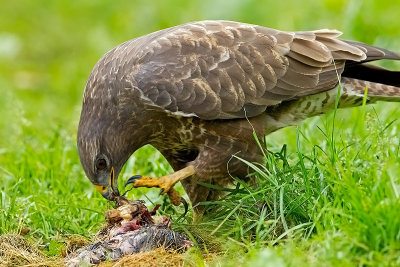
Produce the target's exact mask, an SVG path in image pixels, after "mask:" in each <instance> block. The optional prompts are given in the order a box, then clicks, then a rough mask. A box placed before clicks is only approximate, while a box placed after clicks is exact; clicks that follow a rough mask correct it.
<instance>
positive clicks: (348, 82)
mask: <svg viewBox="0 0 400 267" xmlns="http://www.w3.org/2000/svg"><path fill="white" fill-rule="evenodd" d="M340 34H341V33H340V32H338V31H335V30H318V31H309V32H283V31H278V30H274V29H269V28H264V27H261V26H256V25H249V24H244V23H238V22H230V21H202V22H194V23H188V24H184V25H179V26H176V27H173V28H169V29H165V30H161V31H158V32H155V33H151V34H148V35H146V36H143V37H140V38H137V39H134V40H130V41H127V42H125V43H123V44H121V45H119V46H117V47H115V48H114V49H112V50H111V51H110V52H108V53H107V54H106V55H105V56H104V57H103V58H102V59H100V61H99V62H98V63H97V64H96V66H95V67H94V69H93V71H92V73H91V75H90V77H89V80H88V82H87V84H86V88H85V93H84V98H83V107H82V114H81V120H80V123H79V129H78V148H79V155H80V158H81V162H82V165H83V168H84V170H85V172H86V174H87V176H88V177H89V179H90V180H91V181H92V183H93V184H95V185H97V186H98V189H99V191H100V192H102V193H103V195H105V196H107V193H106V192H108V191H109V189H108V188H109V185H110V178H109V176H110V172H111V170H112V169H113V170H115V175H116V177H118V174H119V172H120V170H121V168H122V166H123V164H124V163H125V162H126V160H127V159H128V158H129V156H130V155H131V154H132V153H133V152H134V151H135V150H136V149H138V148H140V147H141V146H143V145H145V144H151V145H153V146H154V147H156V148H157V149H158V150H159V151H160V152H161V153H162V154H163V155H164V156H165V157H166V159H167V160H168V161H169V163H170V164H171V165H172V167H173V168H174V170H175V171H177V170H180V169H183V168H185V167H187V166H193V168H194V174H193V175H191V176H190V177H189V178H187V179H184V180H182V184H183V186H184V188H185V190H186V192H187V194H188V196H189V198H190V200H191V202H192V204H196V203H198V202H199V201H202V200H212V199H215V198H216V197H217V195H216V194H215V193H214V192H212V191H210V189H209V188H205V187H202V186H200V185H197V181H202V182H206V183H212V184H218V185H222V186H224V185H226V184H228V183H230V182H231V178H230V176H229V175H228V170H229V173H230V175H233V176H236V177H239V178H242V179H245V177H246V175H247V167H246V166H244V164H242V163H241V162H240V161H238V160H235V159H232V155H233V154H235V155H237V156H239V157H242V158H244V159H246V160H248V161H259V160H261V154H260V151H259V148H258V146H257V144H256V142H255V140H254V138H253V134H252V131H253V127H254V130H255V131H256V133H257V134H258V135H263V134H268V133H271V132H273V131H275V130H277V129H279V128H282V127H285V126H289V125H294V124H297V123H299V122H301V121H302V120H304V119H306V118H308V117H311V116H315V115H319V114H322V113H326V112H328V111H329V110H331V109H333V108H334V103H335V98H336V94H337V88H338V85H339V83H340V82H341V85H342V90H341V97H340V104H339V105H340V107H351V106H357V105H359V104H361V102H362V101H361V99H362V97H363V95H364V90H365V88H366V87H368V98H369V101H371V102H374V101H376V100H387V101H399V100H400V88H399V87H400V74H399V72H394V71H389V70H386V69H383V68H379V67H376V66H372V65H370V64H368V63H367V62H369V61H372V60H379V59H393V60H399V59H400V55H399V54H396V53H394V52H391V51H388V50H385V49H382V48H377V47H373V46H370V45H366V44H363V43H358V42H353V41H345V40H340V39H338V36H339V35H340ZM114 190H116V189H114Z"/></svg>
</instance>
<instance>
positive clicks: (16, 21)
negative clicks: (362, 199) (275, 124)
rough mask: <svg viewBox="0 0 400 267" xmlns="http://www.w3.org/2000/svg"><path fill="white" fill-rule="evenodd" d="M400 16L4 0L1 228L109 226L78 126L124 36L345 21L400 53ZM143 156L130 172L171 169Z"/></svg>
mask: <svg viewBox="0 0 400 267" xmlns="http://www.w3.org/2000/svg"><path fill="white" fill-rule="evenodd" d="M399 15H400V2H399V1H398V0H394V1H377V0H376V1H373V0H366V1H358V0H353V1H345V0H313V1H298V0H290V1H283V0H282V1H276V0H268V1H267V0H261V1H260V0H257V1H256V0H197V1H186V0H175V1H172V0H152V1H144V0H140V1H139V0H138V1H122V0H112V1H110V0H105V1H92V0H80V1H43V0H36V1H30V0H19V1H0V189H1V196H0V204H1V206H0V208H1V213H0V220H1V221H0V223H1V226H0V233H2V232H7V231H11V230H15V229H16V228H17V227H19V226H20V225H21V224H29V223H32V224H33V225H34V226H33V227H32V228H33V230H34V232H35V233H36V234H37V235H38V236H41V237H44V238H48V237H49V236H51V235H54V234H56V233H57V231H61V232H63V231H64V232H67V233H69V232H73V233H81V234H87V232H88V229H89V231H93V230H91V229H92V227H94V228H96V227H98V226H99V222H100V221H101V220H102V212H101V210H103V209H104V208H105V206H106V204H105V201H104V200H103V199H102V198H101V197H100V196H98V194H97V193H94V190H93V188H92V186H91V185H90V183H89V181H88V180H87V179H86V178H85V176H84V173H83V171H82V169H81V166H80V163H79V159H78V154H77V149H76V145H75V139H76V129H77V124H78V120H79V113H80V108H81V98H82V93H83V88H84V86H85V82H86V79H87V77H88V76H89V73H90V71H91V69H92V67H93V66H94V64H95V63H96V61H97V60H98V59H99V58H100V57H101V56H102V55H103V54H104V53H105V52H107V51H108V50H110V49H111V48H112V47H114V46H116V45H118V44H119V43H121V42H124V41H126V40H129V39H132V38H135V37H138V36H141V35H144V34H147V33H150V32H153V31H156V30H160V29H163V28H166V27H171V26H174V25H178V24H181V23H185V22H188V21H196V20H205V19H225V20H235V21H242V22H247V23H253V24H259V25H263V26H266V27H271V28H277V29H281V30H289V31H294V30H312V29H319V28H335V29H338V30H341V31H343V32H344V35H343V38H344V39H355V40H358V41H362V42H366V43H369V44H375V45H379V46H383V47H385V48H388V49H393V50H397V51H400V42H399V33H400V23H399ZM294 142H295V141H292V143H293V144H295V143H294ZM149 151H150V152H149ZM142 153H143V155H146V157H137V161H136V163H135V164H134V165H133V163H131V164H130V166H129V168H132V169H133V171H131V170H129V172H130V173H132V172H135V171H137V170H140V171H141V172H142V173H143V172H146V170H148V171H154V172H156V174H160V173H162V172H163V171H165V170H168V168H169V167H168V166H167V165H165V163H163V162H162V161H160V160H159V155H157V154H152V150H148V151H147V152H146V151H144V152H142ZM147 157H149V158H147ZM148 159H150V160H148ZM146 164H147V165H146ZM135 166H136V167H135ZM135 168H136V169H135ZM83 203H84V205H83ZM97 210H100V212H97ZM56 214H59V216H61V217H58V218H57V215H56ZM83 226H84V227H83Z"/></svg>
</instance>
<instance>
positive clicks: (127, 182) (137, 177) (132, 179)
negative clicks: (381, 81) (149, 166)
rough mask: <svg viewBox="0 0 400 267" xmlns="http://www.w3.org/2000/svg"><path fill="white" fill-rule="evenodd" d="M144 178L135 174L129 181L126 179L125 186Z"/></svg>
mask: <svg viewBox="0 0 400 267" xmlns="http://www.w3.org/2000/svg"><path fill="white" fill-rule="evenodd" d="M140 178H142V176H141V175H134V176H132V177H131V178H129V179H128V181H126V183H125V186H127V185H129V184H133V183H135V181H136V180H138V179H140Z"/></svg>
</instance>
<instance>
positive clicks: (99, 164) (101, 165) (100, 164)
mask: <svg viewBox="0 0 400 267" xmlns="http://www.w3.org/2000/svg"><path fill="white" fill-rule="evenodd" d="M105 168H107V162H106V160H105V159H97V161H96V169H97V170H104V169H105Z"/></svg>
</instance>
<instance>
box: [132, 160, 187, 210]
mask: <svg viewBox="0 0 400 267" xmlns="http://www.w3.org/2000/svg"><path fill="white" fill-rule="evenodd" d="M194 173H195V170H194V167H193V166H188V167H186V168H183V169H182V170H179V171H177V172H174V173H172V174H169V175H166V176H163V177H160V178H155V177H149V176H141V175H135V176H132V177H131V178H129V179H128V181H127V182H126V184H125V186H127V185H129V184H132V186H133V187H135V188H138V187H148V188H150V187H158V188H160V189H161V190H160V194H167V195H168V197H169V199H170V200H171V202H172V204H174V205H175V206H179V204H181V203H183V204H184V205H185V209H187V203H186V201H185V199H184V198H182V197H181V196H180V195H179V193H178V192H177V191H176V190H175V189H174V188H173V187H174V185H175V184H176V183H178V182H180V181H182V180H183V179H185V178H187V177H189V176H191V175H193V174H194Z"/></svg>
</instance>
